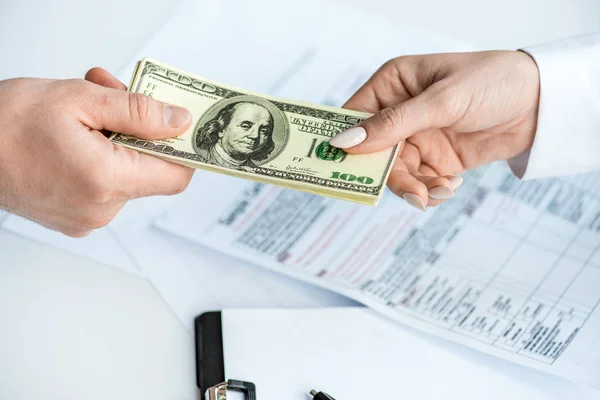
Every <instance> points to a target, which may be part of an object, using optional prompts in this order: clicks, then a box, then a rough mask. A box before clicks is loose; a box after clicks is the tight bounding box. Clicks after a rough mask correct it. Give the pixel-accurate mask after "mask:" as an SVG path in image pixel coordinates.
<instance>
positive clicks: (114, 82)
mask: <svg viewBox="0 0 600 400" xmlns="http://www.w3.org/2000/svg"><path fill="white" fill-rule="evenodd" d="M85 80H86V81H89V82H92V83H95V84H96V85H100V86H104V87H107V88H112V89H118V90H127V86H125V85H124V84H123V83H122V82H121V81H119V80H118V79H117V78H115V77H114V76H113V75H112V74H111V73H110V72H108V71H107V70H105V69H103V68H100V67H95V68H92V69H90V70H89V71H88V72H87V73H86V74H85Z"/></svg>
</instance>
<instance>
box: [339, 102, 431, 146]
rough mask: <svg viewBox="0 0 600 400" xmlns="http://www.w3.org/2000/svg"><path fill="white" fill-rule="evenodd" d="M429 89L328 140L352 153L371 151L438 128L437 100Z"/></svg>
mask: <svg viewBox="0 0 600 400" xmlns="http://www.w3.org/2000/svg"><path fill="white" fill-rule="evenodd" d="M432 100H433V99H432V97H431V95H430V94H429V93H427V91H425V92H423V93H422V94H420V95H418V96H416V97H413V98H412V99H409V100H407V101H405V102H402V103H400V104H397V105H395V106H393V107H388V108H384V109H383V110H381V111H379V112H378V113H376V114H375V115H373V116H372V117H370V118H368V119H366V120H364V121H362V122H361V123H359V124H358V125H356V126H354V127H352V128H350V129H348V130H345V131H343V132H340V133H338V134H337V135H336V136H335V137H333V138H332V139H331V140H330V141H329V143H330V144H331V145H332V146H334V147H339V148H342V149H348V151H349V152H351V153H372V152H375V151H380V150H384V149H387V148H390V147H393V146H395V145H396V144H398V143H400V142H401V141H402V140H404V139H406V138H408V137H410V136H412V135H413V134H415V133H417V132H419V131H422V130H424V129H428V128H433V127H435V125H436V123H438V122H439V121H436V119H438V117H437V116H436V115H435V113H437V112H438V110H436V109H435V102H434V101H432Z"/></svg>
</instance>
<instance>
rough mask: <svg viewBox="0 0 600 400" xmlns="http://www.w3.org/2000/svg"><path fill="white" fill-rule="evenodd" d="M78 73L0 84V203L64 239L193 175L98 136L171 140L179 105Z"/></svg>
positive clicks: (182, 114)
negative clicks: (71, 76)
mask: <svg viewBox="0 0 600 400" xmlns="http://www.w3.org/2000/svg"><path fill="white" fill-rule="evenodd" d="M86 79H87V81H86V80H45V79H11V80H7V81H0V143H1V146H0V208H3V209H6V210H8V211H10V212H12V213H14V214H17V215H21V216H23V217H25V218H28V219H31V220H33V221H36V222H38V223H39V224H41V225H43V226H46V227H48V228H51V229H54V230H58V231H61V232H63V233H65V234H67V235H69V236H73V237H81V236H85V235H87V234H88V233H90V232H91V231H92V230H93V229H96V228H100V227H102V226H104V225H106V224H108V223H109V222H110V221H111V220H112V219H113V218H114V216H115V215H116V214H117V212H118V211H119V210H120V209H121V208H122V207H123V206H124V205H125V203H126V202H127V201H128V200H130V199H134V198H138V197H144V196H152V195H172V194H176V193H179V192H181V191H182V190H184V189H185V188H186V187H187V185H188V183H189V181H190V179H191V177H192V173H193V170H192V169H190V168H186V167H183V166H179V165H176V164H172V163H168V162H165V161H162V160H159V159H158V158H154V157H150V156H148V155H143V154H140V153H138V152H135V151H131V150H128V149H125V148H122V147H119V146H114V145H113V144H112V143H111V142H110V141H109V140H108V139H107V138H106V137H105V136H104V135H103V133H102V132H101V131H103V130H107V131H117V132H121V133H125V134H129V135H133V136H137V137H140V138H143V139H149V140H154V139H161V138H168V137H174V136H177V135H179V134H181V133H183V132H184V131H185V130H186V129H187V128H188V127H189V126H190V123H191V115H190V113H189V112H188V111H187V110H185V109H182V108H179V107H175V106H171V105H167V104H163V103H160V102H158V101H156V100H153V99H151V98H150V97H147V96H143V95H140V94H133V93H128V92H127V91H125V90H124V89H125V86H124V85H122V84H121V83H120V82H119V81H117V80H116V79H115V78H114V77H112V76H111V75H110V74H109V73H108V72H106V71H104V70H102V69H93V70H91V71H89V72H88V74H87V75H86Z"/></svg>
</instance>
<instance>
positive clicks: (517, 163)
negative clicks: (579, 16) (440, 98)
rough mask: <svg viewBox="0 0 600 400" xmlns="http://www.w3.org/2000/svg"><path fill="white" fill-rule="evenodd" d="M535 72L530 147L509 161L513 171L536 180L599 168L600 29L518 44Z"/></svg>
mask: <svg viewBox="0 0 600 400" xmlns="http://www.w3.org/2000/svg"><path fill="white" fill-rule="evenodd" d="M521 50H522V51H524V52H526V53H527V54H529V55H530V56H531V57H533V59H534V60H535V62H536V63H537V65H538V69H539V72H540V106H539V115H538V123H537V131H536V134H535V139H534V142H533V146H532V147H531V149H530V150H528V151H527V152H525V153H523V154H521V155H519V156H517V157H515V158H513V159H511V160H509V165H510V167H511V169H512V171H513V172H514V174H515V175H517V176H518V177H520V178H522V179H538V178H547V177H553V176H563V175H568V174H577V173H584V172H590V171H594V170H598V169H600V33H596V34H590V35H583V36H577V37H573V38H569V39H563V40H560V41H557V42H551V43H546V44H541V45H537V46H531V47H526V48H523V49H521Z"/></svg>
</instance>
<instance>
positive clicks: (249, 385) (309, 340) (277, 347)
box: [194, 307, 600, 400]
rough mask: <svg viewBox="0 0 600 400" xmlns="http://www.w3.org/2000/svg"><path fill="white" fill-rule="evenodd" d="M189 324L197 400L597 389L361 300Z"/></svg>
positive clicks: (564, 393)
mask: <svg viewBox="0 0 600 400" xmlns="http://www.w3.org/2000/svg"><path fill="white" fill-rule="evenodd" d="M194 326H195V339H196V340H195V341H196V354H195V358H196V379H197V386H198V388H199V389H200V392H201V398H202V400H227V394H226V390H227V389H230V390H233V391H241V392H244V394H245V398H246V400H250V399H251V400H255V399H256V398H257V397H258V393H260V399H261V400H274V399H292V400H293V399H298V400H308V399H309V398H311V397H310V396H309V391H310V389H314V388H316V389H318V390H322V391H323V392H326V393H329V394H330V395H331V396H333V397H334V398H335V399H339V400H361V399H365V398H372V397H373V396H375V397H377V398H398V397H399V396H400V397H402V398H416V399H437V398H444V399H448V400H471V399H473V400H479V399H482V398H485V399H488V400H504V399H507V398H515V399H521V398H523V399H524V398H527V399H529V400H563V399H582V400H583V399H590V400H591V399H592V398H594V399H597V398H598V393H600V392H597V391H595V390H594V389H592V388H586V387H583V386H581V385H576V384H573V383H569V382H567V381H564V380H562V379H557V378H556V377H553V376H551V375H548V374H546V373H543V372H540V371H535V370H532V369H529V368H527V367H524V366H519V365H516V364H511V363H507V362H505V361H503V360H499V359H497V358H495V357H493V356H490V355H486V354H484V353H480V352H476V351H474V350H471V349H467V348H464V347H463V346H461V345H459V344H456V343H451V342H448V341H445V340H443V339H439V338H435V337H431V336H424V335H422V334H420V333H418V332H414V331H412V330H410V329H405V328H404V327H402V326H399V325H398V324H396V323H394V322H392V321H389V320H386V319H384V318H381V316H379V315H378V314H376V313H374V312H373V311H372V310H369V309H367V308H364V307H363V308H359V307H336V308H329V309H327V308H321V309H224V310H221V311H216V312H214V311H213V312H207V313H204V314H201V315H199V316H198V317H196V319H195V320H194ZM237 379H239V380H237ZM432 383H435V384H432ZM210 389H212V391H211V390H210ZM398 390H400V391H401V392H400V393H399V392H398ZM230 393H231V392H230ZM209 396H212V398H211V397H209Z"/></svg>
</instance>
